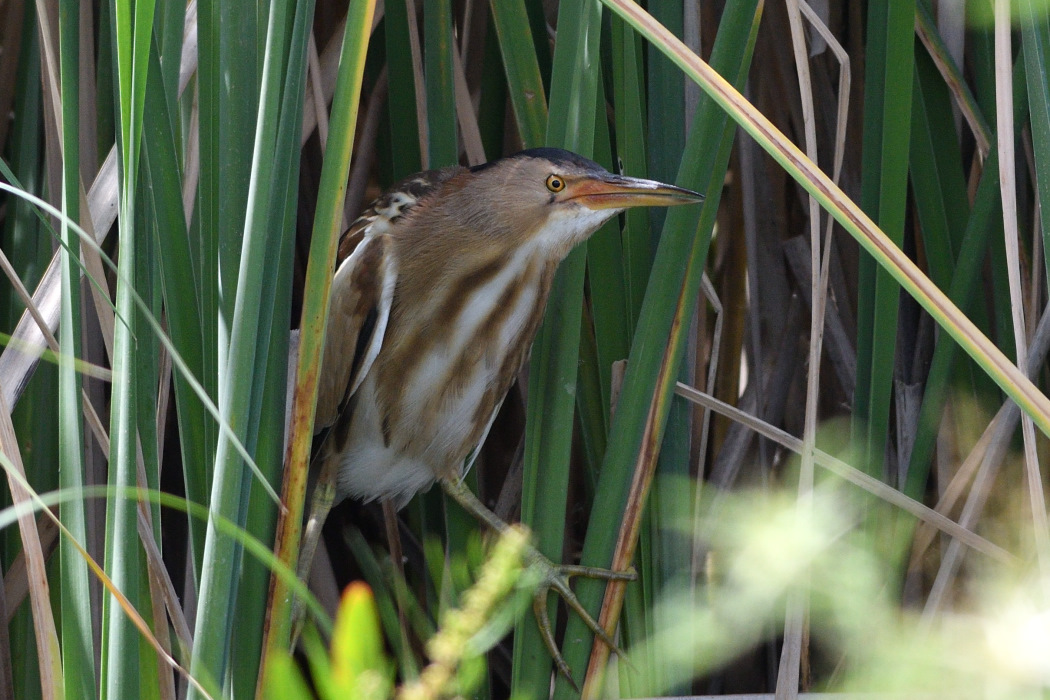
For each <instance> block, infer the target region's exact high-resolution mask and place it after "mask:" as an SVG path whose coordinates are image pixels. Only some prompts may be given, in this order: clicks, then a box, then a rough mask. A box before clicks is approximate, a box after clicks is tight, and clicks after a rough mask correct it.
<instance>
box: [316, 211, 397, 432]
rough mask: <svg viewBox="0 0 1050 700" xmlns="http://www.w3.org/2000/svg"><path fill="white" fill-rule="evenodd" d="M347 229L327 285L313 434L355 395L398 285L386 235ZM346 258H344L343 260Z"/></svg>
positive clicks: (376, 348)
mask: <svg viewBox="0 0 1050 700" xmlns="http://www.w3.org/2000/svg"><path fill="white" fill-rule="evenodd" d="M359 223H360V220H358V222H355V225H354V226H351V227H350V228H349V229H347V231H346V233H344V234H343V236H342V238H341V239H340V242H339V252H340V258H343V260H342V262H341V263H340V264H339V266H338V267H337V268H336V272H335V279H334V280H333V281H332V297H331V298H332V303H331V308H330V309H329V312H328V332H327V334H326V336H325V346H324V360H323V362H322V365H321V379H320V382H319V385H318V389H317V416H316V418H315V424H314V425H315V430H317V431H320V430H322V429H324V428H328V427H330V426H331V425H332V424H333V423H334V422H335V420H336V418H338V417H339V414H340V413H341V412H342V411H343V409H344V408H345V406H346V402H347V401H348V400H349V399H350V397H351V396H353V394H354V392H355V391H357V387H358V386H360V384H361V381H362V380H363V379H364V377H365V375H366V374H368V370H369V369H370V368H371V367H372V363H373V362H374V361H375V359H376V356H377V355H378V354H379V348H380V347H381V346H382V344H383V334H384V333H385V332H386V325H387V321H388V319H389V318H390V305H391V302H392V300H393V297H394V285H395V284H396V282H397V266H396V264H395V262H394V260H393V256H392V255H390V254H389V251H388V249H389V246H390V239H389V237H388V236H385V235H382V234H379V235H376V233H375V232H374V229H375V227H373V226H371V225H369V223H370V222H364V223H365V224H366V225H363V226H359V225H358V224H359ZM344 253H345V255H344Z"/></svg>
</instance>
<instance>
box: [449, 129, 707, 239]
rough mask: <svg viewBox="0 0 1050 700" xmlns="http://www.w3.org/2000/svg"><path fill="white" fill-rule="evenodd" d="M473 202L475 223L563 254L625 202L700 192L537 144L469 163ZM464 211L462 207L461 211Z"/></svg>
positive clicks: (675, 200) (680, 198) (664, 200)
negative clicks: (626, 173)
mask: <svg viewBox="0 0 1050 700" xmlns="http://www.w3.org/2000/svg"><path fill="white" fill-rule="evenodd" d="M468 177H469V179H470V187H469V188H468V189H469V191H470V193H471V198H472V200H473V201H472V202H470V203H467V207H468V208H475V209H476V210H477V212H476V215H477V216H478V217H479V218H484V219H488V220H489V221H490V222H492V220H493V219H495V220H496V221H498V224H497V225H496V226H494V227H492V226H479V227H478V228H482V229H484V228H489V229H490V230H492V229H493V228H494V229H495V230H500V231H503V232H506V233H512V234H513V235H514V237H515V238H520V239H526V240H533V241H536V242H537V243H540V244H541V245H544V246H549V247H550V249H551V250H552V251H556V253H555V254H557V255H565V254H567V253H568V251H569V250H571V249H572V247H573V246H575V245H576V244H577V243H580V242H581V241H583V240H585V239H586V238H587V237H588V236H590V235H591V234H592V233H594V231H595V230H597V229H598V227H599V226H601V225H602V224H603V223H605V222H606V221H608V220H609V219H610V218H612V217H613V216H615V215H616V214H618V213H620V212H622V211H623V210H624V209H627V208H629V207H645V206H648V207H669V206H674V205H678V204H693V203H696V202H700V201H702V200H703V196H702V195H700V194H698V193H696V192H693V191H692V190H687V189H685V188H682V187H676V186H674V185H666V184H664V183H662V182H656V181H655V180H644V179H641V178H634V177H625V176H622V175H614V174H612V173H610V172H608V171H607V170H605V168H603V167H602V166H600V165H598V164H597V163H595V162H593V161H590V160H588V159H586V158H584V157H582V156H579V155H576V154H575V153H571V152H569V151H564V150H561V149H558V148H536V149H532V150H528V151H522V152H520V153H517V154H515V155H513V156H509V157H507V158H502V159H500V160H497V161H493V162H491V163H486V164H484V165H480V166H477V167H475V168H472V169H471V171H470V174H469V176H468ZM461 213H462V212H461Z"/></svg>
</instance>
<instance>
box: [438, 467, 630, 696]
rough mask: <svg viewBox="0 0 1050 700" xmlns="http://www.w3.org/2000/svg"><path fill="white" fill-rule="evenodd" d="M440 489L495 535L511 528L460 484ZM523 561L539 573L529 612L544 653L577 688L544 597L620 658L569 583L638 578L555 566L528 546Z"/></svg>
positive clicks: (446, 484)
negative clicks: (559, 603)
mask: <svg viewBox="0 0 1050 700" xmlns="http://www.w3.org/2000/svg"><path fill="white" fill-rule="evenodd" d="M441 488H442V489H444V490H445V493H447V494H448V495H449V496H451V497H452V498H454V499H455V500H456V502H457V503H459V504H460V505H461V506H462V507H463V509H464V510H466V511H467V512H468V513H470V514H472V515H473V516H474V517H476V518H477V519H478V520H480V521H481V522H483V523H485V524H486V525H488V526H489V527H490V528H492V529H493V530H495V531H496V532H499V533H503V532H505V531H506V530H507V529H508V528H509V527H510V526H509V525H507V523H505V522H503V520H501V519H500V518H499V516H497V515H496V514H495V513H493V512H492V511H491V510H489V509H488V508H487V507H486V506H485V504H484V503H482V502H481V501H480V500H478V497H477V496H475V495H474V493H473V492H472V491H471V490H470V489H469V488H467V486H466V484H464V483H462V481H460V480H457V479H447V478H446V479H442V480H441ZM525 559H526V561H525V563H526V565H528V566H533V567H536V568H537V569H539V570H540V572H541V573H542V577H541V579H540V585H539V586H538V587H537V588H536V593H535V594H534V596H533V600H532V609H533V612H534V613H535V615H536V625H537V626H538V627H539V628H540V634H541V635H543V641H544V643H545V644H546V645H547V651H549V652H550V655H551V658H552V659H554V664H555V666H557V667H558V670H559V671H560V672H561V673H562V674H564V676H565V677H566V678H568V679H569V682H570V683H572V685H573V687H575V686H576V683H575V681H573V678H572V675H571V674H570V673H569V664H567V663H566V662H565V659H564V658H563V657H562V655H561V652H560V651H558V647H557V645H556V644H555V643H554V633H553V632H552V631H551V622H550V618H549V617H548V615H547V594H548V593H550V591H551V590H552V589H553V590H554V591H556V592H557V593H558V595H560V596H561V597H562V599H563V600H564V601H565V603H566V604H567V605H568V606H569V607H570V608H572V609H573V610H575V611H576V614H577V615H579V616H580V617H581V618H582V619H583V621H584V623H586V625H587V627H588V628H590V630H591V632H593V633H594V634H595V635H596V636H597V637H598V638H599V639H601V640H602V641H603V642H604V643H605V644H607V645H608V646H609V648H610V649H612V650H613V651H614V652H616V654H617V655H619V656H623V650H621V649H620V648H619V647H618V646H616V642H614V641H613V640H612V638H611V637H610V636H609V635H608V634H607V633H606V631H605V630H604V629H602V627H601V626H600V625H599V624H598V623H597V622H596V621H595V619H594V618H593V617H591V615H590V613H588V612H587V610H586V609H584V607H583V605H582V604H581V603H580V601H579V599H577V597H576V594H575V593H573V592H572V589H571V588H570V587H569V579H570V578H571V577H573V576H585V577H587V578H596V579H602V580H604V581H633V580H635V579H636V578H637V575H636V574H634V573H633V572H628V571H609V570H608V569H599V568H596V567H591V566H570V565H565V564H555V563H554V562H553V561H551V560H550V559H549V558H548V557H546V556H545V555H543V554H542V553H540V551H539V550H538V549H536V548H535V547H533V546H532V545H528V546H527V548H526V550H525Z"/></svg>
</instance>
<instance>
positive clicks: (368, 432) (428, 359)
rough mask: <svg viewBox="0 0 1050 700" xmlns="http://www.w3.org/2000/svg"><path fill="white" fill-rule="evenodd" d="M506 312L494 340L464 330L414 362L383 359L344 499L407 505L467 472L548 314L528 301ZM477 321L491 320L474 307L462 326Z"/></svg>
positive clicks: (362, 418) (353, 439)
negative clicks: (537, 318)
mask: <svg viewBox="0 0 1050 700" xmlns="http://www.w3.org/2000/svg"><path fill="white" fill-rule="evenodd" d="M504 311H505V313H504V318H503V319H502V322H501V323H499V324H489V325H491V326H492V327H491V329H490V331H489V333H490V336H491V337H488V338H478V337H477V334H476V333H475V334H471V333H470V332H469V324H468V325H467V330H464V327H463V324H458V326H459V327H458V328H457V332H456V333H453V334H451V336H450V340H449V342H446V343H433V344H430V345H428V346H424V348H423V350H422V352H420V353H419V354H418V355H417V356H415V357H414V358H413V359H412V361H411V362H410V363H406V362H404V361H399V360H398V359H397V358H389V357H388V358H383V356H382V355H381V356H380V358H379V359H378V360H377V362H376V365H375V366H373V368H372V371H370V372H369V374H368V376H366V378H365V380H364V381H363V382H362V384H361V387H360V388H359V389H358V392H357V394H356V395H355V397H354V400H353V414H352V418H351V422H350V426H349V434H348V437H347V447H346V449H345V450H344V451H343V456H342V458H341V464H340V469H339V472H340V477H339V485H340V492H341V493H343V494H345V495H350V496H353V497H356V498H361V499H364V500H372V499H375V498H392V499H394V500H395V501H396V502H397V504H398V506H401V505H404V504H405V503H407V502H408V500H409V499H411V497H412V496H413V495H414V494H415V493H417V492H419V491H422V490H425V489H427V488H429V487H430V486H431V485H432V484H433V483H434V481H435V480H437V479H439V478H456V477H458V476H459V475H460V474H461V473H462V470H463V468H464V463H465V460H466V459H467V457H468V455H470V453H471V451H472V450H474V449H475V448H476V447H478V445H479V444H480V443H481V441H482V440H483V439H484V437H485V434H486V433H487V431H488V427H489V425H490V424H491V421H492V419H493V417H494V416H495V412H496V410H497V409H498V408H499V405H500V404H501V403H502V401H503V398H504V396H505V395H506V393H507V391H508V390H509V389H510V386H511V384H512V383H513V381H514V377H515V376H516V374H517V371H518V369H519V368H520V364H521V360H522V358H523V357H525V355H526V352H527V349H528V347H527V346H528V344H529V343H530V342H531V334H530V333H529V331H528V329H529V328H530V327H532V326H533V325H534V324H533V323H532V316H533V315H534V314H536V313H539V312H541V311H542V309H539V310H537V309H536V299H535V297H534V296H533V295H531V294H525V295H523V296H519V297H518V298H517V299H515V301H514V303H513V304H512V305H511V307H510V308H509V309H506V310H504ZM472 316H473V317H477V318H478V319H479V320H478V324H484V319H486V318H488V317H487V316H485V314H483V313H481V312H480V311H479V310H478V309H472V308H470V305H468V306H467V308H465V309H464V310H463V316H461V320H462V319H463V318H464V317H466V318H467V320H470V317H472ZM524 335H529V337H524ZM384 359H386V361H384ZM395 383H396V386H393V387H392V386H391V385H392V384H395Z"/></svg>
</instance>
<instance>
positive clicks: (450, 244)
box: [304, 149, 701, 590]
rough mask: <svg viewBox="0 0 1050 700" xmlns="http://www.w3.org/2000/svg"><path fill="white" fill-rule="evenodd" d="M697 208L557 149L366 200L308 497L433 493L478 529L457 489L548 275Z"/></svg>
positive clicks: (326, 379) (486, 516) (452, 172)
mask: <svg viewBox="0 0 1050 700" xmlns="http://www.w3.org/2000/svg"><path fill="white" fill-rule="evenodd" d="M700 199H701V198H700V196H699V195H697V194H696V193H694V192H691V191H689V190H684V189H681V188H677V187H673V186H670V185H664V184H661V183H658V182H653V181H650V180H640V179H634V178H625V177H620V176H617V175H612V174H610V173H608V172H606V171H605V170H604V169H603V168H601V167H600V166H599V165H597V164H596V163H593V162H591V161H589V160H587V159H585V158H582V157H580V156H577V155H575V154H573V153H569V152H567V151H561V150H558V149H534V150H531V151H523V152H521V153H519V154H517V155H514V156H511V157H509V158H504V159H502V160H498V161H494V162H492V163H487V164H485V165H483V166H479V167H476V168H471V169H468V168H462V167H453V168H446V169H443V170H437V171H431V172H426V173H421V174H419V175H416V176H413V177H411V178H409V179H407V180H405V181H404V182H402V183H400V184H399V185H398V186H396V187H395V188H393V189H392V190H391V191H390V192H388V193H387V194H385V195H383V196H382V197H380V198H379V199H377V200H376V201H375V202H374V203H373V204H372V206H371V207H370V208H369V209H368V211H366V212H365V213H364V214H363V215H362V216H361V218H359V219H358V220H357V221H355V222H354V224H353V225H352V226H351V227H350V228H349V229H348V230H347V231H346V233H344V234H343V236H342V238H341V240H340V243H339V260H338V265H337V270H336V273H335V280H334V282H333V286H332V302H331V311H330V316H329V320H328V332H327V340H326V345H325V354H324V363H323V367H322V375H321V384H320V389H319V397H318V403H317V414H316V416H317V417H316V425H317V428H318V430H327V431H329V434H328V435H327V436H326V438H325V439H324V441H323V444H322V446H321V448H320V450H321V451H320V453H319V455H318V459H319V460H320V462H321V463H322V477H321V485H320V488H321V489H322V490H323V489H324V488H325V487H326V485H329V484H331V483H333V482H334V484H335V493H334V496H335V498H336V499H342V498H345V497H348V496H352V497H355V498H361V499H364V500H371V499H375V498H388V499H392V500H393V502H394V503H395V504H396V505H397V506H398V507H400V506H403V505H404V504H405V503H407V502H408V500H409V499H410V498H411V497H412V496H413V495H414V494H415V493H417V492H419V491H420V490H424V489H426V488H428V487H429V486H430V485H432V484H433V483H434V482H435V481H441V482H442V484H443V485H444V486H445V487H446V490H449V492H450V494H452V495H454V496H455V497H456V498H457V500H459V501H460V502H461V503H464V505H465V506H466V507H467V508H468V509H470V510H472V511H474V512H475V513H476V514H477V515H479V517H482V519H483V520H485V521H486V522H489V523H490V524H491V523H492V520H491V519H490V518H494V516H492V515H491V513H487V512H485V513H481V512H479V511H478V510H477V509H478V508H483V507H482V506H481V504H480V503H477V502H476V501H473V500H472V499H471V497H470V496H469V495H466V494H465V493H464V490H463V489H462V487H461V486H460V485H459V484H458V480H459V478H460V476H461V475H462V474H463V473H464V471H465V469H468V468H469V466H470V462H471V461H472V459H473V455H474V454H475V453H476V451H477V448H478V447H479V446H480V444H481V442H482V441H483V440H484V438H485V435H486V433H487V432H488V429H489V426H490V425H491V423H492V419H493V418H494V416H495V414H496V412H497V411H498V410H499V406H500V404H501V403H502V401H503V398H504V397H505V396H506V394H507V391H508V390H509V389H510V387H511V384H512V383H513V381H514V378H515V377H516V375H517V373H518V370H519V369H520V368H521V366H522V364H523V363H524V362H525V360H526V359H527V357H528V353H529V348H530V346H531V344H532V340H533V338H534V336H535V334H536V331H537V329H538V327H539V324H540V321H541V320H542V317H543V311H544V308H545V306H546V302H547V296H548V294H549V292H550V288H551V283H552V281H553V278H554V274H555V272H556V270H557V267H558V264H559V263H560V262H561V261H562V260H563V259H564V258H565V256H566V255H568V253H569V251H570V250H572V248H573V247H574V246H575V245H577V244H578V243H580V242H582V241H583V240H585V239H586V238H587V237H589V236H590V235H591V234H592V233H593V232H594V231H595V230H597V229H598V227H599V226H600V225H601V224H602V223H604V222H605V221H606V220H608V219H609V218H611V217H612V216H614V215H616V214H617V213H618V212H620V211H622V210H623V209H625V208H627V207H630V206H639V205H649V206H670V205H674V204H687V203H691V202H697V201H699V200H700ZM322 492H323V491H322ZM322 507H324V506H323V504H322ZM323 517H324V514H322V515H321V516H320V519H321V520H323ZM308 531H309V529H308ZM311 550H312V548H311V546H310V545H309V544H307V545H306V546H304V556H308V553H309V552H310V551H311ZM551 566H552V565H551ZM560 588H561V587H560V586H559V589H560ZM565 590H568V589H567V586H566V587H565Z"/></svg>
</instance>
